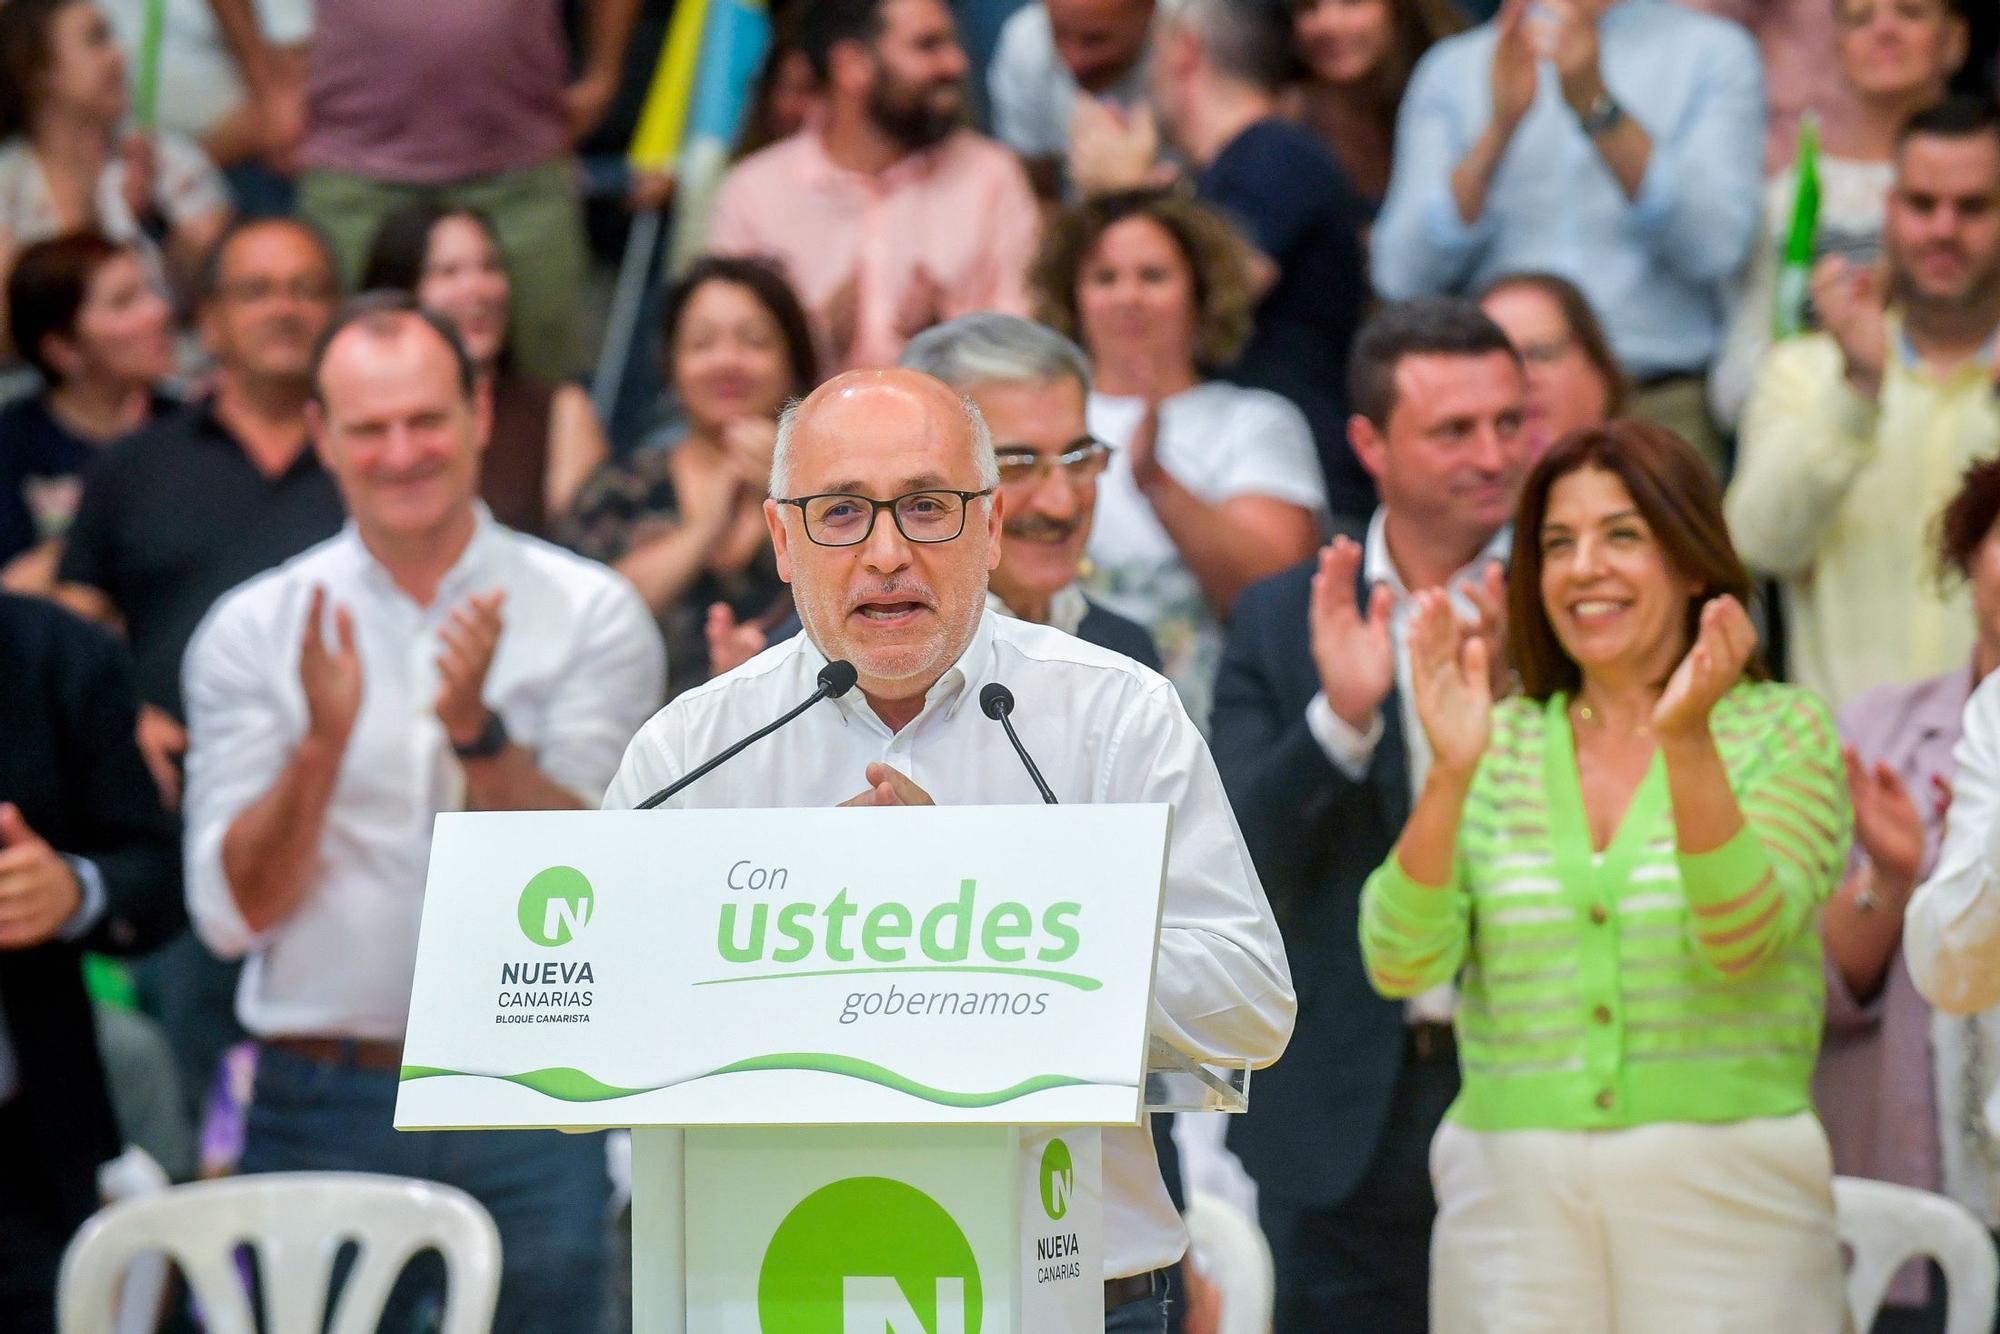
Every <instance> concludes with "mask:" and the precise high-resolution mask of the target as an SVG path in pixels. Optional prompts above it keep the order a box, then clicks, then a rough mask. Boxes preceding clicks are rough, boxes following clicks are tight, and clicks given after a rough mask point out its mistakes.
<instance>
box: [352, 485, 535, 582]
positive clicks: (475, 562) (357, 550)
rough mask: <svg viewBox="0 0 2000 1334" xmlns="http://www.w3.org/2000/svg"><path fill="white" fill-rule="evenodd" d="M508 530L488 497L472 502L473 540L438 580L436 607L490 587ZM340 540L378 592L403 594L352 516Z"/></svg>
mask: <svg viewBox="0 0 2000 1334" xmlns="http://www.w3.org/2000/svg"><path fill="white" fill-rule="evenodd" d="M504 532H505V530H504V529H502V528H501V526H500V525H499V523H498V522H496V521H495V520H494V518H493V511H492V510H490V509H488V508H487V507H486V502H485V501H483V500H475V501H473V502H472V540H471V541H470V542H467V543H466V544H465V550H464V551H461V552H460V553H459V555H458V560H457V561H456V562H454V563H453V565H452V567H451V568H450V569H449V570H447V571H445V574H444V577H443V578H442V579H440V580H438V586H437V596H436V597H434V598H432V599H431V606H432V607H434V608H448V607H453V606H456V605H457V604H458V603H459V602H461V601H462V600H464V598H465V597H466V596H467V595H468V594H471V593H473V592H484V591H486V588H485V585H486V584H487V583H488V582H490V581H491V580H492V578H493V576H494V570H493V564H494V558H495V556H496V555H497V554H498V553H499V551H500V550H501V547H502V545H503V542H502V536H503V534H504ZM340 541H341V542H342V543H343V544H344V545H345V546H346V547H347V549H348V553H349V557H350V559H352V560H353V562H354V564H355V568H356V572H357V573H358V574H359V575H360V577H361V578H362V579H363V580H364V581H366V582H367V583H368V585H369V586H370V587H371V588H374V589H375V590H376V591H377V592H382V593H395V594H397V595H399V596H402V595H403V594H402V592H401V590H400V589H399V588H397V586H396V579H395V576H394V575H392V574H390V573H389V569H388V567H387V566H385V565H383V564H382V562H380V561H378V560H376V559H375V556H374V553H373V552H371V551H369V550H368V544H367V543H365V542H363V541H362V540H361V530H360V528H359V526H358V525H356V523H355V522H354V520H353V519H352V518H349V519H348V521H347V522H346V523H345V524H343V525H341V529H340Z"/></svg>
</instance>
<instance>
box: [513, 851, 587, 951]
mask: <svg viewBox="0 0 2000 1334" xmlns="http://www.w3.org/2000/svg"><path fill="white" fill-rule="evenodd" d="M595 901H596V895H595V894H594V893H593V892H592V891H591V888H590V881H588V880H586V879H584V878H583V872H581V871H579V870H577V869H576V868H575V867H574V866H551V867H550V868H549V869H548V870H546V871H543V872H542V873H541V874H540V875H538V876H536V877H535V878H534V879H533V880H530V881H529V882H528V887H527V888H526V889H524V890H522V891H521V907H520V914H519V920H520V923H521V934H522V935H524V936H526V937H527V938H528V939H529V940H532V941H534V942H535V943H536V944H537V945H547V946H551V947H553V946H556V945H567V944H569V942H570V941H571V940H573V939H575V938H576V937H577V936H578V935H580V934H582V932H583V928H584V927H585V926H588V925H589V924H590V910H591V907H592V905H593V903H594V902H595Z"/></svg>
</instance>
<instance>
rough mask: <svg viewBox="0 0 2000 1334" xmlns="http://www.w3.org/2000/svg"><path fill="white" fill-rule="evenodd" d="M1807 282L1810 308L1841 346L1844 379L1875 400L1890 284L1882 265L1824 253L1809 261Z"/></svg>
mask: <svg viewBox="0 0 2000 1334" xmlns="http://www.w3.org/2000/svg"><path fill="white" fill-rule="evenodd" d="M1811 285H1812V305H1813V311H1814V313H1815V314H1817V315H1818V316H1819V323H1820V327H1821V328H1822V329H1824V330H1826V331H1827V333H1829V334H1831V335H1833V341H1834V342H1835V343H1837V344H1839V346H1840V355H1841V357H1842V358H1843V359H1844V360H1845V362H1846V373H1847V381H1848V383H1849V384H1851V385H1853V386H1854V390H1855V392H1856V393H1858V394H1860V395H1861V396H1862V397H1863V398H1868V399H1872V398H1874V397H1875V395H1876V394H1878V393H1880V392H1881V389H1882V368H1883V367H1884V366H1885V365H1887V364H1888V358H1889V335H1888V329H1887V325H1886V322H1885V317H1884V313H1885V311H1886V309H1887V304H1886V303H1887V292H1888V285H1887V283H1886V281H1885V279H1884V276H1883V272H1882V269H1881V267H1880V266H1879V265H1874V264H1855V263H1852V262H1850V261H1849V260H1846V259H1843V258H1842V257H1841V256H1839V255H1828V256H1827V257H1826V258H1824V259H1822V260H1820V262H1819V263H1817V264H1815V265H1813V270H1812V280H1811Z"/></svg>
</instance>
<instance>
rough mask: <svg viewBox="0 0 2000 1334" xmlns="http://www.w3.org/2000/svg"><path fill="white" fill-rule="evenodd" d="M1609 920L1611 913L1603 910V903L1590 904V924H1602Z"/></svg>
mask: <svg viewBox="0 0 2000 1334" xmlns="http://www.w3.org/2000/svg"><path fill="white" fill-rule="evenodd" d="M1610 920H1611V914H1610V913H1609V912H1607V911H1605V908H1604V905H1603V904H1601V903H1593V904H1591V905H1590V923H1591V925H1592V926H1603V925H1604V924H1605V923H1606V922H1608V921H1610Z"/></svg>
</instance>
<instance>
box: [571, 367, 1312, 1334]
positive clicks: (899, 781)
mask: <svg viewBox="0 0 2000 1334" xmlns="http://www.w3.org/2000/svg"><path fill="white" fill-rule="evenodd" d="M997 481H998V466H997V464H996V462H995V459H994V454H993V443H992V438H991V435H990V433H989V432H988V431H987V428H986V425H985V421H984V419H983V418H982V417H981V415H980V412H979V409H978V408H977V407H976V406H974V405H973V404H972V402H971V401H970V400H968V399H965V398H962V397H960V396H959V395H958V394H956V393H954V392H952V391H951V390H950V389H948V388H946V387H945V386H944V385H943V384H942V383H940V382H939V381H937V380H934V379H932V378H931V377H929V376H927V375H922V374H919V373H917V372H914V371H909V370H886V371H855V372H851V373H849V374H847V375H843V376H840V377H838V378H837V379H834V380H832V381H829V382H828V383H827V384H825V385H823V386H821V387H820V389H819V390H818V391H817V392H815V393H814V394H813V395H812V396H811V397H810V398H808V399H806V400H805V402H804V403H803V404H801V405H799V406H798V407H796V408H794V409H792V410H790V411H788V412H787V413H786V414H785V417H784V420H783V421H782V423H781V424H780V427H779V433H778V446H777V451H776V455H775V458H774V461H773V464H772V470H771V488H772V497H773V498H772V499H771V500H769V501H767V502H766V503H765V516H766V519H767V520H768V522H769V523H770V526H771V533H772V540H773V541H774V543H775V544H776V549H777V556H778V569H779V572H780V573H781V574H783V575H784V577H785V578H786V580H788V581H789V582H790V583H791V585H792V591H793V594H794V596H795V599H796V601H797V604H798V609H799V615H800V619H801V620H802V621H803V623H804V626H805V633H804V634H802V635H798V636H796V637H794V638H792V639H790V640H788V641H786V642H785V643H782V644H779V645H777V646H775V647H773V648H770V649H768V650H766V651H765V652H763V653H761V654H759V655H758V656H756V657H755V658H752V659H751V660H750V661H749V662H747V663H744V664H743V665H742V666H741V667H738V668H737V669H736V670H735V671H733V672H729V673H727V674H726V675H724V676H721V677H718V678H716V679H715V680H713V681H710V682H709V683H708V684H707V685H705V686H702V687H700V688H698V689H695V690H691V691H689V692H688V693H686V694H684V695H682V696H680V697H679V698H678V699H676V700H675V701H674V702H673V703H672V704H671V705H669V706H668V707H667V708H666V709H665V710H664V711H663V712H662V713H660V714H659V716H657V717H656V718H654V719H653V720H652V721H651V722H649V723H647V724H646V726H645V727H644V728H643V729H642V730H641V731H640V733H639V735H638V737H637V738H636V739H635V740H634V741H633V743H632V747H631V749H630V750H629V751H628V752H627V754H626V757H625V763H624V766H623V767H622V768H621V769H620V770H619V774H618V777H617V779H616V780H615V781H614V782H613V783H612V785H611V790H610V792H609V793H607V794H606V796H605V803H604V804H605V805H606V806H607V807H629V806H635V805H637V804H638V803H639V802H641V801H642V800H644V799H645V798H646V797H647V796H648V795H649V794H651V793H653V792H655V791H656V790H658V789H660V788H661V787H663V786H665V785H666V784H668V783H671V782H672V781H674V780H675V779H676V778H678V777H679V776H681V775H683V774H685V773H687V772H688V771H689V770H690V769H692V768H693V767H694V766H695V765H697V764H699V763H700V762H702V761H703V760H705V759H707V758H708V757H709V756H711V755H713V754H715V753H716V752H717V751H719V750H721V749H722V748H723V747H725V746H727V745H728V744H730V743H731V742H734V741H736V740H738V739H739V738H741V737H742V736H744V735H746V734H747V733H749V732H750V731H752V730H754V729H755V728H757V727H760V726H762V725H763V724H765V723H767V722H769V721H770V720H771V719H772V718H775V717H777V716H778V715H779V714H780V713H782V712H784V711H785V710H787V709H789V708H791V707H792V706H794V705H795V704H797V702H798V701H799V700H800V699H802V698H804V697H805V696H807V695H809V694H811V693H812V691H813V689H814V684H815V679H816V677H817V676H818V674H819V672H820V670H821V668H823V667H824V666H825V665H826V664H827V663H828V662H829V661H830V660H843V659H844V660H846V661H847V662H849V663H851V664H852V666H853V667H854V669H855V671H856V673H857V676H858V689H856V690H854V691H852V692H850V693H848V694H845V695H843V696H841V697H840V698H837V699H834V700H831V701H829V702H827V703H825V704H821V705H819V706H817V707H815V708H813V709H810V710H808V711H807V712H805V713H804V714H802V715H800V717H799V718H798V720H797V721H796V722H794V723H792V724H791V725H790V726H789V727H787V728H786V730H785V731H784V732H782V733H780V734H779V735H777V736H774V737H772V738H771V739H770V740H768V741H765V742H763V743H761V744H760V745H759V746H758V747H756V748H755V749H752V750H750V751H748V752H746V753H745V754H743V755H741V756H739V757H737V758H736V759H734V760H733V761H731V762H730V763H729V764H726V765H724V766H722V767H721V768H718V769H716V770H715V771H714V772H712V773H709V774H706V775H704V776H703V777H702V778H701V779H699V780H698V781H696V782H695V783H693V784H691V785H690V786H688V787H687V788H685V789H684V790H683V791H681V792H680V793H678V794H676V795H675V796H674V797H672V798H670V799H669V802H668V804H669V805H672V806H674V807H678V808H687V807H772V806H832V805H836V804H869V805H893V804H907V805H922V804H931V803H933V802H935V803H938V804H954V805H981V804H987V805H991V804H1001V803H1010V804H1011V803H1033V802H1036V801H1038V800H1039V799H1040V798H1039V796H1038V795H1037V792H1036V789H1035V786H1034V784H1033V782H1032V780H1031V779H1030V778H1029V776H1028V774H1027V772H1026V771H1025V769H1024V767H1023V766H1022V764H1021V762H1020V760H1019V758H1018V757H1016V756H1015V754H1014V753H1013V750H1012V748H1011V747H1010V745H1009V743H1008V741H1007V737H1006V734H1005V733H1004V732H1003V730H1002V729H1001V727H1000V725H999V724H998V723H997V722H994V721H991V720H990V719H989V718H987V717H986V716H985V715H984V713H983V712H982V710H981V707H980V703H979V697H980V693H981V691H982V690H983V689H984V688H985V687H986V686H987V685H989V684H992V683H996V682H997V683H1002V684H1004V685H1006V686H1007V687H1008V688H1009V689H1010V690H1011V691H1012V692H1013V694H1014V696H1015V698H1016V701H1017V705H1016V712H1015V715H1014V721H1015V724H1016V727H1017V730H1018V731H1019V733H1020V736H1021V740H1022V742H1023V744H1024V745H1025V746H1026V748H1027V750H1028V752H1029V753H1030V754H1032V755H1033V756H1034V757H1035V760H1036V762H1037V763H1038V764H1039V765H1040V766H1041V771H1042V773H1043V775H1044V776H1045V778H1046V779H1047V781H1048V783H1049V785H1050V787H1051V788H1052V789H1053V790H1054V792H1055V794H1056V795H1057V797H1058V798H1059V799H1060V800H1062V801H1065V802H1168V803H1171V804H1172V805H1173V807H1174V821H1173V844H1172V847H1171V849H1170V851H1169V852H1168V855H1167V867H1166V887H1165V904H1164V908H1163V911H1162V915H1161V925H1160V937H1159V944H1158V959H1157V963H1156V965H1155V981H1154V991H1153V996H1154V1006H1153V1014H1152V1029H1153V1033H1154V1035H1155V1036H1157V1037H1159V1038H1160V1039H1162V1040H1164V1041H1166V1042H1168V1043H1170V1044H1171V1045H1173V1046H1174V1047H1176V1048H1178V1049H1180V1050H1182V1051H1184V1052H1188V1053H1190V1054H1192V1055H1195V1056H1197V1057H1200V1058H1202V1059H1206V1060H1247V1061H1250V1062H1253V1063H1255V1064H1257V1065H1267V1064H1269V1063H1270V1062H1271V1061H1274V1060H1276V1059H1277V1057H1278V1055H1279V1053H1280V1052H1282V1051H1283V1050H1284V1046H1285V1042H1286V1039H1287V1038H1288V1037H1289V1036H1290V1033H1291V1029H1292V1018H1293V1010H1294V1004H1293V997H1292V984H1291V972H1290V969H1289V967H1288V966H1287V964H1286V962H1285V951H1284V945H1283V943H1282V942H1281V941H1280V940H1279V938H1278V932H1277V928H1276V926H1275V924H1274V923H1273V921H1272V918H1271V911H1270V906H1269V905H1268V904H1267V903H1266V902H1265V899H1264V891H1263V888H1262V886H1261V885H1259V884H1258V881H1257V873H1256V870H1255V869H1254V868H1253V867H1252V865H1251V863H1250V858H1249V856H1248V854H1247V853H1246V852H1245V851H1244V848H1243V841H1242V837H1241V835H1240V834H1239V833H1238V830H1237V827H1236V821H1235V819H1234V817H1233V816H1232V815H1231V814H1230V810H1229V803H1228V800H1227V799H1226V798H1225V797H1224V795H1223V792H1222V784H1221V780H1220V779H1219V778H1218V777H1217V776H1216V772H1215V764H1214V761H1212V760H1211V759H1210V758H1209V754H1208V747H1207V746H1206V745H1205V744H1204V743H1203V741H1202V739H1201V734H1200V733H1199V732H1197V731H1196V730H1195V726H1194V724H1193V723H1192V722H1191V721H1190V720H1189V718H1188V716H1187V712H1186V710H1185V709H1183V708H1182V707H1181V705H1180V701H1179V699H1178V698H1177V697H1176V696H1175V694H1174V691H1173V687H1172V686H1171V685H1169V684H1168V682H1167V681H1166V679H1165V678H1164V677H1162V676H1160V675H1158V674H1157V673H1155V672H1152V671H1148V670H1147V669H1145V668H1143V667H1141V666H1139V665H1138V664H1137V663H1135V662H1133V661H1132V660H1131V659H1129V658H1126V657H1123V656H1121V655H1119V654H1116V653H1112V652H1110V651H1108V650H1106V649H1101V648H1098V647H1096V646H1095V645H1092V644H1087V643H1085V642H1084V641H1082V640H1081V639H1078V638H1076V637H1075V636H1073V635H1067V634H1064V633H1063V632H1062V631H1060V630H1056V629H1053V628H1051V627H1049V626H1043V625H1035V624H1031V623H1029V622H1026V621H1021V620H1016V619H1014V618H1012V617H1008V616H1003V615H1000V614H998V613H995V612H992V611H990V610H988V609H987V607H986V582H987V574H988V572H989V571H990V570H991V569H992V568H993V567H994V565H995V564H996V563H997V562H998V560H999V555H1000V540H1001V522H1002V518H1003V511H1004V509H1005V505H1004V503H1003V501H1002V500H1001V498H1000V497H999V496H998V495H996V494H995V486H996V483H997ZM1104 1200H1105V1224H1104V1236H1105V1241H1106V1246H1105V1263H1104V1276H1105V1312H1106V1317H1105V1327H1106V1329H1107V1330H1135V1331H1136V1330H1150V1331H1161V1330H1164V1328H1165V1313H1164V1310H1163V1306H1162V1303H1161V1295H1162V1292H1163V1288H1164V1279H1163V1277H1162V1275H1161V1274H1160V1271H1161V1270H1162V1269H1163V1268H1164V1267H1165V1266H1168V1265H1171V1264H1172V1263H1173V1262H1174V1261H1175V1260H1177V1259H1179V1258H1180V1256H1181V1254H1182V1252H1183V1251H1184V1250H1185V1249H1186V1246H1187V1234H1186V1232H1185V1230H1184V1229H1183V1228H1182V1226H1181V1221H1180V1218H1179V1216H1178V1215H1177V1214H1176V1213H1175V1212H1174V1208H1173V1205H1172V1202H1171V1201H1170V1200H1169V1199H1168V1198H1167V1192H1166V1189H1165V1187H1164V1186H1163V1185H1162V1184H1161V1180H1160V1172H1159V1167H1158V1164H1157V1163H1156V1161H1155V1159H1154V1156H1153V1143H1152V1138H1151V1136H1150V1134H1149V1133H1148V1132H1147V1131H1146V1130H1145V1129H1143V1128H1136V1127H1135V1128H1133V1129H1129V1130H1108V1131H1106V1132H1105V1135H1104Z"/></svg>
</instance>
